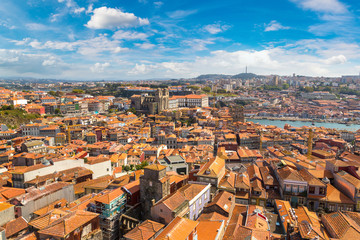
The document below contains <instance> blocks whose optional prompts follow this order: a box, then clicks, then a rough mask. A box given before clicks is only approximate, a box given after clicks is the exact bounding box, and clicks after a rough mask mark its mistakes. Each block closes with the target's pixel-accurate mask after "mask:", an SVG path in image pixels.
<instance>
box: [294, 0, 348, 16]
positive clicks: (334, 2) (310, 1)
mask: <svg viewBox="0 0 360 240" xmlns="http://www.w3.org/2000/svg"><path fill="white" fill-rule="evenodd" d="M290 1H291V2H293V3H296V4H297V5H298V6H300V7H301V8H303V9H306V10H311V11H314V12H321V13H334V14H339V13H346V12H347V8H346V6H345V5H344V4H343V3H341V2H340V1H338V0H290Z"/></svg>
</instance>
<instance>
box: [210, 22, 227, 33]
mask: <svg viewBox="0 0 360 240" xmlns="http://www.w3.org/2000/svg"><path fill="white" fill-rule="evenodd" d="M229 28H230V26H229V25H221V24H220V23H215V24H209V25H206V26H205V27H204V29H205V30H206V31H207V32H209V33H211V34H217V33H220V32H224V31H226V30H228V29H229Z"/></svg>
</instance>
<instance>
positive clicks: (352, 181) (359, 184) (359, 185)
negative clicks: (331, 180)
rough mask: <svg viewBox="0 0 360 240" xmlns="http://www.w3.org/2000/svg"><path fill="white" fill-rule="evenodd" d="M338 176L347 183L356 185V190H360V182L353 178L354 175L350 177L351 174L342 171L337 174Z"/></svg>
mask: <svg viewBox="0 0 360 240" xmlns="http://www.w3.org/2000/svg"><path fill="white" fill-rule="evenodd" d="M336 174H337V175H339V176H341V177H342V178H343V179H345V180H346V181H347V182H349V183H350V184H352V185H354V186H355V187H356V188H360V180H359V179H357V178H355V177H353V176H352V175H350V174H349V173H347V172H345V171H341V172H338V173H336Z"/></svg>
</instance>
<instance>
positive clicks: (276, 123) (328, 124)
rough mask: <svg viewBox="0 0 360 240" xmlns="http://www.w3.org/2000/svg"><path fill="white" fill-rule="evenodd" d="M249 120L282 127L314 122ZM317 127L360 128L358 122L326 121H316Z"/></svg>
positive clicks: (305, 124) (354, 129)
mask: <svg viewBox="0 0 360 240" xmlns="http://www.w3.org/2000/svg"><path fill="white" fill-rule="evenodd" d="M246 121H248V122H254V123H259V124H261V125H273V126H277V127H280V128H284V125H285V124H286V123H287V124H289V125H291V126H294V127H302V126H312V122H302V121H280V120H267V119H246ZM314 124H315V126H316V127H326V128H335V129H339V130H348V131H357V130H359V129H360V125H358V124H351V125H349V126H348V125H346V124H341V123H326V122H315V123H314Z"/></svg>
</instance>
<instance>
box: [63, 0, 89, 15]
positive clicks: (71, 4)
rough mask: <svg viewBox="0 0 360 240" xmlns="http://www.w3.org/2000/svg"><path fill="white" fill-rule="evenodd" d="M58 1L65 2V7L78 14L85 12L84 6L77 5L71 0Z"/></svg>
mask: <svg viewBox="0 0 360 240" xmlns="http://www.w3.org/2000/svg"><path fill="white" fill-rule="evenodd" d="M58 2H59V3H65V5H66V7H67V8H69V9H70V11H71V12H72V13H75V14H79V13H82V12H85V8H83V7H79V5H78V4H77V3H76V2H75V1H73V0H58Z"/></svg>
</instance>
